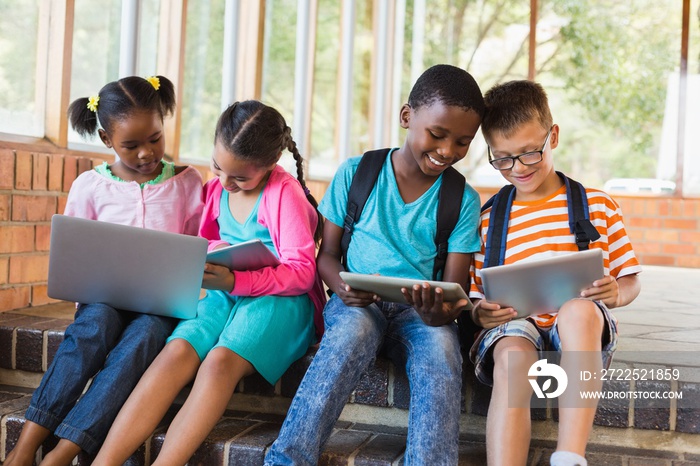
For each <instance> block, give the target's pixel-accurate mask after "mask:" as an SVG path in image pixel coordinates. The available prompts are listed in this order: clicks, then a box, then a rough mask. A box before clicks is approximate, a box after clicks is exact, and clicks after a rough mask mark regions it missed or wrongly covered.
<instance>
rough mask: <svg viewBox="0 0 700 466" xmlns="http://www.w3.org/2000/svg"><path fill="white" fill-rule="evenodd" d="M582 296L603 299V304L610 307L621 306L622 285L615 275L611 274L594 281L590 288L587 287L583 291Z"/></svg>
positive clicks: (596, 299) (595, 299)
mask: <svg viewBox="0 0 700 466" xmlns="http://www.w3.org/2000/svg"><path fill="white" fill-rule="evenodd" d="M581 297H582V298H588V299H592V300H594V301H603V304H605V305H606V306H608V308H609V309H612V308H615V307H619V306H621V303H620V286H619V284H618V283H617V280H615V277H612V276H610V275H606V276H605V277H603V278H601V279H600V280H596V281H594V282H593V285H592V286H591V287H590V288H586V289H585V290H583V291H582V292H581Z"/></svg>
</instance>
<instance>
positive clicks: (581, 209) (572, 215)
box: [557, 172, 600, 251]
mask: <svg viewBox="0 0 700 466" xmlns="http://www.w3.org/2000/svg"><path fill="white" fill-rule="evenodd" d="M557 175H559V177H560V178H561V179H562V180H563V181H564V184H565V185H566V204H567V206H568V208H569V231H570V232H571V233H573V234H574V237H575V239H576V246H577V247H578V249H579V251H583V250H586V249H588V245H589V244H590V243H591V242H593V241H595V240H597V239H598V238H600V233H598V230H596V228H595V227H594V226H593V223H591V220H590V213H589V211H588V196H586V188H584V187H583V185H582V184H581V183H579V182H578V181H575V180H573V179H571V178H569V177H568V176H566V175H564V174H563V173H561V172H557Z"/></svg>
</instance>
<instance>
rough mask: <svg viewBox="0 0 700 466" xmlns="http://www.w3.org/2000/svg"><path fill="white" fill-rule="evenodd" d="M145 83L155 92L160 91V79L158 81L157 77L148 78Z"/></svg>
mask: <svg viewBox="0 0 700 466" xmlns="http://www.w3.org/2000/svg"><path fill="white" fill-rule="evenodd" d="M146 81H148V82H149V83H151V86H153V89H155V90H156V91H157V90H158V89H160V79H158V76H149V77H147V78H146Z"/></svg>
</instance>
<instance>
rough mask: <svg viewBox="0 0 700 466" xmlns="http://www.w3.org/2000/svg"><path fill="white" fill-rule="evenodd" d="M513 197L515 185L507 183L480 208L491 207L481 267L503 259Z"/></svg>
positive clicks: (496, 263) (498, 262) (498, 263)
mask: <svg viewBox="0 0 700 466" xmlns="http://www.w3.org/2000/svg"><path fill="white" fill-rule="evenodd" d="M514 198H515V186H513V185H512V184H508V185H505V186H504V187H502V188H501V190H500V191H498V192H497V193H496V194H494V195H493V197H491V199H489V200H488V201H486V204H484V206H483V207H482V208H481V211H482V212H483V211H484V210H486V209H487V208H489V207H491V213H490V214H489V228H488V230H487V231H486V250H485V251H484V265H483V268H486V267H493V266H496V265H501V264H503V261H504V260H505V257H506V238H507V236H508V222H509V220H510V208H511V206H512V205H513V199H514Z"/></svg>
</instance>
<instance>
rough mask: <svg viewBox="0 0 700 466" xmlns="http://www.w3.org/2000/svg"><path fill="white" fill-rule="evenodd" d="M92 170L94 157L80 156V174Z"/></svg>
mask: <svg viewBox="0 0 700 466" xmlns="http://www.w3.org/2000/svg"><path fill="white" fill-rule="evenodd" d="M90 170H92V159H89V158H87V157H80V158H79V159H78V175H80V174H81V173H84V172H86V171H90Z"/></svg>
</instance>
